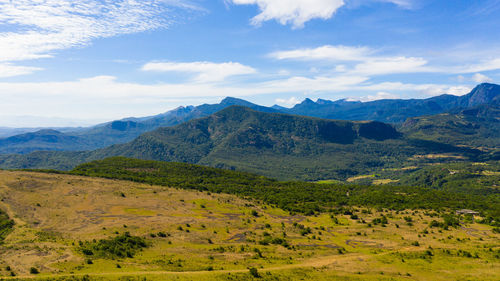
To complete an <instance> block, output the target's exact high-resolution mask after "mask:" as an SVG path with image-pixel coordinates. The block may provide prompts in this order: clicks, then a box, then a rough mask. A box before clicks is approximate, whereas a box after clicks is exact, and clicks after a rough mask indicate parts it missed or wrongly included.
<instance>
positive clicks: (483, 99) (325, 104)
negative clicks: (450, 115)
mask: <svg viewBox="0 0 500 281" xmlns="http://www.w3.org/2000/svg"><path fill="white" fill-rule="evenodd" d="M499 101H500V86H499V85H495V84H488V83H483V84H480V85H478V86H477V87H475V88H474V89H473V90H472V91H471V92H470V93H469V94H467V95H464V96H452V95H441V96H436V97H432V98H428V99H409V100H401V99H392V100H391V99H389V100H377V101H372V102H359V101H346V100H338V101H335V102H332V101H326V100H318V101H316V102H314V101H312V100H310V99H306V100H304V101H303V102H302V103H300V104H297V105H296V106H294V107H293V108H290V109H287V108H280V111H282V112H286V113H289V114H297V115H304V116H314V117H319V118H327V119H339V120H376V121H381V122H388V123H402V122H404V121H406V119H408V118H411V117H417V116H422V115H434V114H440V113H444V112H447V111H450V110H452V109H457V108H461V109H464V108H469V107H474V106H477V105H481V104H495V103H498V102H499Z"/></svg>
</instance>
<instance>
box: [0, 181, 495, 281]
mask: <svg viewBox="0 0 500 281" xmlns="http://www.w3.org/2000/svg"><path fill="white" fill-rule="evenodd" d="M0 200H1V201H0V209H2V210H4V211H6V213H7V214H8V215H9V217H10V218H11V219H13V220H14V222H15V227H14V229H13V231H11V232H10V233H9V234H8V235H7V236H6V238H5V240H4V241H3V244H0V276H1V277H0V278H2V279H5V280H12V279H20V280H22V279H31V278H41V279H44V280H144V279H147V280H499V279H500V270H498V269H499V268H500V242H499V241H500V234H499V233H496V232H494V231H493V228H492V227H490V226H486V225H482V224H477V223H473V222H472V221H469V220H464V221H463V222H462V223H461V225H460V226H458V227H456V228H455V227H449V228H448V229H447V230H445V229H444V228H442V227H433V223H432V221H433V220H435V221H437V222H442V221H443V219H442V217H441V215H442V214H438V213H436V212H434V211H424V210H406V211H391V210H384V209H378V210H375V209H367V208H362V207H358V208H349V209H344V210H340V211H339V212H338V213H324V214H321V215H316V216H304V215H290V214H289V213H288V212H285V211H283V210H281V209H277V208H273V207H271V206H268V205H264V204H261V203H259V202H253V201H246V200H243V199H240V198H238V197H235V196H232V195H223V194H213V193H212V194H210V193H208V192H199V191H186V190H182V189H175V188H169V187H163V186H155V185H147V184H140V183H133V182H128V181H119V180H108V179H100V178H90V177H80V176H72V175H60V174H44V173H35V172H20V171H18V172H13V171H0ZM125 233H129V234H128V235H130V237H134V238H135V237H137V239H140V240H141V241H144V242H145V247H139V248H138V249H137V250H135V251H131V252H129V253H127V254H125V255H123V256H119V255H112V254H106V255H104V254H103V255H99V254H98V252H97V251H96V250H94V252H93V253H92V254H89V253H88V252H87V253H86V252H85V251H84V249H87V248H89V249H90V248H91V246H95V245H98V244H99V243H100V242H99V241H101V240H103V241H105V242H106V241H108V242H109V241H116V240H113V239H114V238H116V237H122V236H124V235H125ZM103 243H104V242H103ZM121 247H123V245H118V247H117V248H116V249H118V250H119V251H121V249H122V248H121ZM92 249H94V248H92ZM116 249H115V250H116ZM104 253H108V252H104ZM127 255H129V256H128V257H127ZM34 269H36V271H38V272H39V273H37V274H33V273H30V271H31V272H34ZM249 269H252V270H249ZM252 273H253V275H252ZM11 275H15V276H11Z"/></svg>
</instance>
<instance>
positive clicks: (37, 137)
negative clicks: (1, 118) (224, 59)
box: [0, 98, 277, 154]
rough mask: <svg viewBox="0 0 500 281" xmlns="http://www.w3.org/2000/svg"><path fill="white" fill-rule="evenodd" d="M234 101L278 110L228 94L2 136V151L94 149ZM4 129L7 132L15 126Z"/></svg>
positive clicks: (266, 110) (264, 108)
mask: <svg viewBox="0 0 500 281" xmlns="http://www.w3.org/2000/svg"><path fill="white" fill-rule="evenodd" d="M232 105H240V106H246V107H249V108H253V109H255V110H259V111H262V112H277V111H276V110H274V109H272V108H268V107H264V106H259V105H256V104H253V103H250V102H247V101H244V100H241V99H236V98H225V99H224V100H222V101H221V102H220V103H218V104H203V105H200V106H187V107H179V108H176V109H174V110H171V111H168V112H166V113H163V114H159V115H155V116H149V117H142V118H125V119H122V120H115V121H112V122H107V123H103V124H99V125H96V126H93V127H88V128H73V129H71V128H62V129H64V131H58V130H55V129H41V130H36V131H34V132H26V133H22V134H19V135H13V136H9V137H8V138H4V139H0V154H11V153H17V154H26V153H30V152H33V151H83V150H94V149H98V148H103V147H106V146H109V145H113V144H119V143H126V142H129V141H131V140H133V139H135V138H136V137H138V136H139V135H141V134H143V133H145V132H149V131H152V130H154V129H157V128H159V127H168V126H174V125H177V124H180V123H183V122H186V121H189V120H191V119H195V118H200V117H205V116H208V115H210V114H213V113H215V112H217V111H219V110H222V109H224V108H227V107H229V106H232ZM19 130H22V129H19ZM26 130H33V129H26ZM4 131H5V133H7V132H15V131H16V130H14V129H12V130H4Z"/></svg>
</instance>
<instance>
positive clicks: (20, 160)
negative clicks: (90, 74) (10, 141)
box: [0, 106, 483, 180]
mask: <svg viewBox="0 0 500 281" xmlns="http://www.w3.org/2000/svg"><path fill="white" fill-rule="evenodd" d="M434 154H439V155H448V154H450V155H459V157H461V158H463V159H476V158H478V157H481V156H482V155H483V152H481V151H479V150H475V149H470V148H462V147H456V146H453V145H448V144H442V143H438V142H435V141H428V140H419V139H409V138H406V137H405V136H404V135H402V134H401V133H399V132H398V131H396V130H395V129H394V127H393V126H392V125H388V124H384V123H381V122H378V121H357V122H354V121H338V120H337V121H334V120H326V119H318V118H312V117H302V116H295V115H288V114H281V113H265V112H259V111H255V110H252V109H250V108H246V107H242V106H231V107H229V108H226V109H223V110H221V111H219V112H217V113H214V114H212V115H210V116H208V117H204V118H200V119H195V120H191V121H187V122H185V123H182V124H179V125H177V126H173V127H162V128H158V129H156V130H154V131H152V132H148V133H145V134H142V135H141V136H139V137H138V138H136V139H135V140H133V141H131V142H129V143H126V144H117V145H112V146H110V147H107V148H103V149H99V150H95V151H91V152H35V153H31V154H27V155H5V156H0V167H3V168H64V169H70V168H72V167H74V166H75V165H77V164H80V163H83V162H88V161H90V160H97V159H104V158H107V157H110V156H126V157H132V158H138V159H149V160H161V161H175V162H187V163H196V164H201V165H207V166H213V167H218V168H225V169H231V170H241V171H247V172H254V173H258V174H261V175H266V176H270V177H274V178H278V179H286V180H292V179H302V180H318V179H325V178H327V179H345V178H347V177H350V176H353V175H357V174H360V173H369V172H373V171H376V170H379V169H383V168H390V167H399V166H401V165H406V164H412V163H414V162H415V161H417V162H418V161H427V158H425V157H424V158H422V157H415V156H416V155H424V156H425V155H434ZM444 157H446V156H444ZM430 159H431V160H430V161H433V160H432V158H430Z"/></svg>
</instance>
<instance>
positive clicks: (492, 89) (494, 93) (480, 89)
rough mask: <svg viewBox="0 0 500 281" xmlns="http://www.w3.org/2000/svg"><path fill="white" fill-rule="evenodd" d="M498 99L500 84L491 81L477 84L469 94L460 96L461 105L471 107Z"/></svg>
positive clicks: (499, 97)
mask: <svg viewBox="0 0 500 281" xmlns="http://www.w3.org/2000/svg"><path fill="white" fill-rule="evenodd" d="M499 100H500V86H499V85H496V84H491V83H482V84H479V85H477V86H476V87H475V88H474V89H473V90H472V91H471V92H470V93H469V94H467V95H465V96H463V97H462V104H461V105H462V106H465V107H473V106H476V105H480V104H485V103H491V102H493V101H499Z"/></svg>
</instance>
